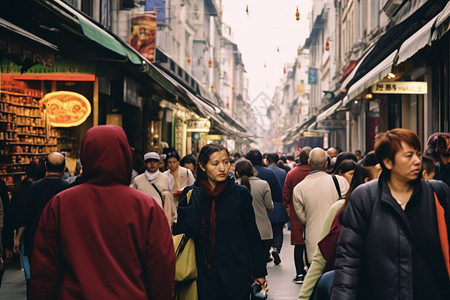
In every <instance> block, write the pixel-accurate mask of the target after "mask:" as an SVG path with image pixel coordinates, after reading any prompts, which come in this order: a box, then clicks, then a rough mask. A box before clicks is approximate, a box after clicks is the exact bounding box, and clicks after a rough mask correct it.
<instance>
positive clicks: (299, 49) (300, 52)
mask: <svg viewBox="0 0 450 300" xmlns="http://www.w3.org/2000/svg"><path fill="white" fill-rule="evenodd" d="M302 50H303V49H302V46H298V48H297V56H300V55H301V54H302Z"/></svg>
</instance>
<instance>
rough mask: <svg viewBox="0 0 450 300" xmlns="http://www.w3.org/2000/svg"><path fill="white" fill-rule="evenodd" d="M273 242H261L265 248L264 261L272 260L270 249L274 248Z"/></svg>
mask: <svg viewBox="0 0 450 300" xmlns="http://www.w3.org/2000/svg"><path fill="white" fill-rule="evenodd" d="M272 243H273V240H261V244H262V247H263V254H264V261H266V262H267V261H269V259H270V248H272Z"/></svg>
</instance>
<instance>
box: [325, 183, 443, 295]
mask: <svg viewBox="0 0 450 300" xmlns="http://www.w3.org/2000/svg"><path fill="white" fill-rule="evenodd" d="M441 185H442V187H443V188H444V189H445V192H446V194H447V199H448V195H450V191H449V189H448V187H447V186H446V185H445V184H441ZM408 209H410V211H412V210H414V212H411V213H410V214H409V215H407V214H406V213H405V211H403V210H402V208H401V207H400V205H398V203H397V202H396V200H395V199H394V198H393V197H392V195H391V192H390V190H389V187H388V185H387V181H386V178H384V176H382V177H380V179H379V180H374V181H372V182H369V183H367V184H363V185H361V186H359V187H358V188H357V189H355V190H354V191H353V193H352V195H351V197H350V200H349V203H348V205H347V208H346V210H345V213H344V216H343V220H342V224H343V228H342V231H341V234H340V236H339V242H338V245H337V250H336V264H335V266H336V271H335V277H334V283H333V290H332V298H331V299H333V300H337V299H345V300H349V299H365V300H366V299H383V300H386V299H393V300H394V299H396V300H413V299H414V300H417V299H422V297H423V295H424V293H425V294H428V297H427V298H425V299H450V291H449V289H450V284H449V279H448V275H447V273H446V270H445V266H444V258H443V255H442V251H441V248H440V242H439V236H438V230H437V221H436V206H435V203H434V196H433V191H432V189H431V187H430V186H429V184H428V183H427V182H426V181H424V180H423V179H418V180H417V182H416V184H415V188H414V192H413V194H412V196H411V199H410V201H409V203H408V205H407V208H406V210H408ZM414 213H415V218H413V217H411V215H413V214H414ZM411 220H414V221H413V222H414V223H413V226H411ZM430 228H431V229H436V230H428V229H430ZM413 229H414V230H413ZM422 229H424V230H422ZM422 231H425V232H422ZM413 232H414V235H413ZM413 236H414V237H413ZM413 239H414V240H415V241H416V242H413ZM415 244H416V246H414V245H415ZM418 252H419V253H421V255H420V258H419V255H417V253H418ZM430 257H431V259H430ZM413 265H414V268H413ZM413 269H414V270H413ZM419 270H420V272H419ZM430 270H433V271H430ZM413 271H414V272H413ZM431 272H433V273H434V274H433V275H432V274H431Z"/></svg>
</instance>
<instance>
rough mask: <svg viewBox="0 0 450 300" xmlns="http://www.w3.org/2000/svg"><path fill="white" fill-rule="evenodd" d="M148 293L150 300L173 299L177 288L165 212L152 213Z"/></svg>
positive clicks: (149, 229) (148, 246) (170, 237)
mask: <svg viewBox="0 0 450 300" xmlns="http://www.w3.org/2000/svg"><path fill="white" fill-rule="evenodd" d="M146 256H147V257H146V264H147V265H146V267H147V270H146V273H147V274H148V276H147V284H146V287H147V292H148V294H149V299H158V300H166V299H172V296H173V290H174V286H175V250H174V248H173V239H172V235H171V233H170V228H169V226H168V224H167V219H166V216H165V215H164V213H163V211H162V210H161V209H159V208H157V207H153V208H152V209H151V212H150V218H149V228H148V240H147V249H146Z"/></svg>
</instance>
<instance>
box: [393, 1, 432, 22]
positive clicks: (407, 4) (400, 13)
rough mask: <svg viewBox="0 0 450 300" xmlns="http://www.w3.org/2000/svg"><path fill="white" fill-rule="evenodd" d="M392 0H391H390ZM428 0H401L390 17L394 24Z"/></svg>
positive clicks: (404, 18)
mask: <svg viewBox="0 0 450 300" xmlns="http://www.w3.org/2000/svg"><path fill="white" fill-rule="evenodd" d="M391 1H392V0H391ZM427 1H428V0H403V1H402V3H401V4H400V5H399V6H398V8H397V10H396V11H395V12H394V15H393V17H392V19H393V21H394V24H400V23H401V22H403V21H405V20H406V19H408V18H409V17H410V16H411V15H413V14H414V13H415V12H417V11H418V10H419V8H421V7H422V6H423V5H424V4H425V3H426V2H427Z"/></svg>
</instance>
